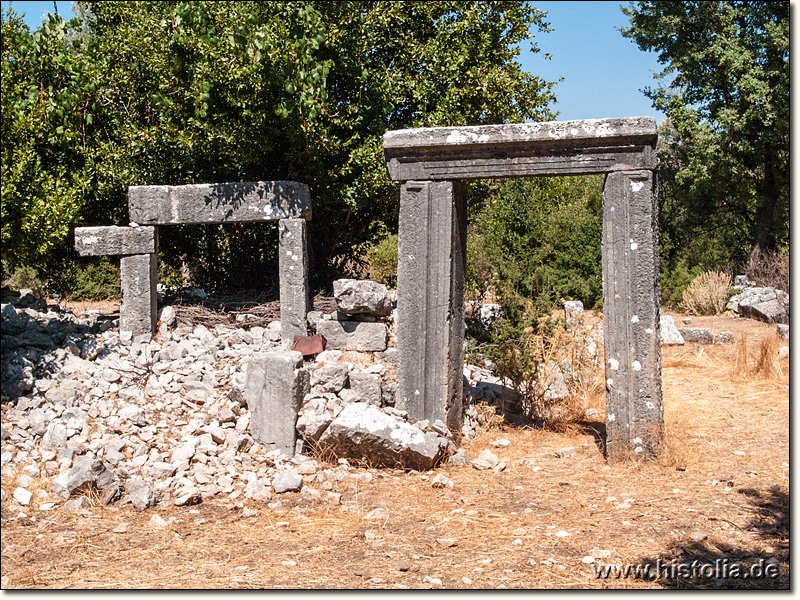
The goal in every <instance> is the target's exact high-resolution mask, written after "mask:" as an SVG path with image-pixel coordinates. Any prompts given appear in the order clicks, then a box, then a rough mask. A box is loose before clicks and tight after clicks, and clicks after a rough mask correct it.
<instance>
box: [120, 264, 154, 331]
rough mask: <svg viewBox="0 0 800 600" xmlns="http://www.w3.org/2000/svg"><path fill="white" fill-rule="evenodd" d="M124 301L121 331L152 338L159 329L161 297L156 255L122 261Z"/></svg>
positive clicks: (121, 312) (122, 300)
mask: <svg viewBox="0 0 800 600" xmlns="http://www.w3.org/2000/svg"><path fill="white" fill-rule="evenodd" d="M119 267H120V269H119V270H120V279H121V283H122V299H121V301H120V306H119V330H120V332H122V331H130V332H131V333H132V334H133V336H134V337H136V336H137V335H142V334H145V333H146V334H148V335H153V332H154V331H155V329H156V321H157V313H158V297H157V296H156V281H157V279H158V263H157V260H156V254H132V255H130V256H123V257H121V258H120V260H119Z"/></svg>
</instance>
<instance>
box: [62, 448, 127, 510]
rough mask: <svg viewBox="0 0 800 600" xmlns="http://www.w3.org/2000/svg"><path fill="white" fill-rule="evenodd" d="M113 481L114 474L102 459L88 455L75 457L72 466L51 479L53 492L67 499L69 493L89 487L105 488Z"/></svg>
mask: <svg viewBox="0 0 800 600" xmlns="http://www.w3.org/2000/svg"><path fill="white" fill-rule="evenodd" d="M113 483H114V475H113V473H111V471H109V470H108V469H107V468H106V466H105V465H104V464H103V461H101V460H97V459H94V458H91V457H88V456H81V457H78V458H76V459H75V464H74V466H73V467H71V468H69V469H67V470H66V471H64V472H63V473H61V474H60V475H59V476H58V477H56V478H55V479H54V480H53V487H52V489H53V493H54V494H55V495H56V496H58V497H59V498H63V499H65V500H66V499H67V498H69V497H70V495H72V494H74V493H76V492H81V491H85V490H88V489H89V488H91V487H96V488H98V489H101V490H102V489H105V488H106V487H108V486H109V485H112V484H113Z"/></svg>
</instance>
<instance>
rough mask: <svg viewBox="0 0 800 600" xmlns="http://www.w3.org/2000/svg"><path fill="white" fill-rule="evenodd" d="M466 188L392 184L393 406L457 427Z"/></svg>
mask: <svg viewBox="0 0 800 600" xmlns="http://www.w3.org/2000/svg"><path fill="white" fill-rule="evenodd" d="M466 225H467V219H466V188H465V185H464V184H463V183H462V182H459V181H406V182H404V183H403V184H402V187H401V188H400V223H399V248H398V265H397V312H398V317H397V318H398V324H397V347H398V351H399V369H398V387H397V407H398V408H400V409H403V410H406V411H408V414H409V417H410V418H411V420H412V421H414V420H418V419H428V420H429V421H431V422H433V421H435V420H436V419H441V420H442V421H443V422H444V423H445V424H446V425H447V426H448V427H449V428H450V430H451V431H453V432H456V433H457V432H460V431H461V426H462V419H463V416H462V394H463V375H462V371H463V361H464V287H465V270H466V240H467V238H466V229H467V228H466Z"/></svg>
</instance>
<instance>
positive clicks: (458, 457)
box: [447, 450, 470, 467]
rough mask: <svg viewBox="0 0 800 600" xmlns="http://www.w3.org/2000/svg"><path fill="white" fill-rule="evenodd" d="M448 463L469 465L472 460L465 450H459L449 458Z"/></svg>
mask: <svg viewBox="0 0 800 600" xmlns="http://www.w3.org/2000/svg"><path fill="white" fill-rule="evenodd" d="M447 464H448V465H450V466H453V467H468V466H469V465H470V462H469V458H468V457H467V453H466V452H465V451H463V450H459V451H458V452H456V453H455V454H453V456H451V457H450V458H448V459H447Z"/></svg>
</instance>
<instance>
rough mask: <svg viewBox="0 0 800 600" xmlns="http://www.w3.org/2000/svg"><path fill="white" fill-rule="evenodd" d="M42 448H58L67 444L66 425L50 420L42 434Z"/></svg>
mask: <svg viewBox="0 0 800 600" xmlns="http://www.w3.org/2000/svg"><path fill="white" fill-rule="evenodd" d="M41 443H42V448H44V449H46V450H59V449H61V448H63V447H64V446H66V445H67V427H66V426H65V425H64V424H63V423H57V422H55V421H51V422H50V424H49V425H48V426H47V430H46V431H45V432H44V435H43V436H42V442H41Z"/></svg>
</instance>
